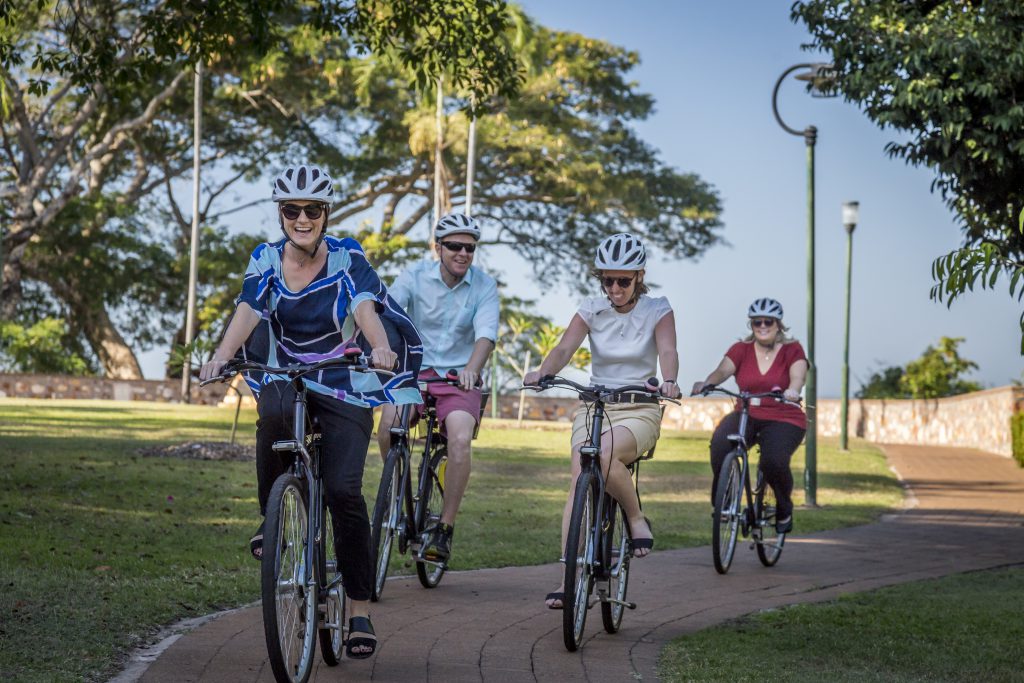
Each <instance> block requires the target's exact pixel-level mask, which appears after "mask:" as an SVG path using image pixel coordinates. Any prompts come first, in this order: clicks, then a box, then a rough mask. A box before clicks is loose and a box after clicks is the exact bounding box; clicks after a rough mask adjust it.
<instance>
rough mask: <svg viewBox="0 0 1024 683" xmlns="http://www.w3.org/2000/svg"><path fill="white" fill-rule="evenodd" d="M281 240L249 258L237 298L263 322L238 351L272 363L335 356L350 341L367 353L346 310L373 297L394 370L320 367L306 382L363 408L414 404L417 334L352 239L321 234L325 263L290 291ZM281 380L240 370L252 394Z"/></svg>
mask: <svg viewBox="0 0 1024 683" xmlns="http://www.w3.org/2000/svg"><path fill="white" fill-rule="evenodd" d="M286 243H287V242H286V240H284V239H282V240H279V241H277V242H272V243H271V242H265V243H263V244H261V245H259V246H258V247H256V249H255V250H254V251H253V252H252V257H251V258H250V259H249V267H248V268H247V269H246V271H245V279H244V281H243V282H242V293H241V294H240V295H239V297H238V300H237V301H236V304H237V303H240V302H243V301H244V302H245V303H247V304H248V305H249V306H250V307H252V309H253V310H254V311H256V312H257V313H258V314H259V315H260V317H261V318H262V320H263V322H262V323H260V324H259V325H257V327H256V330H255V331H254V332H253V334H252V336H251V337H250V338H249V341H248V342H246V346H245V349H244V354H245V356H246V357H247V358H249V359H251V360H257V361H259V362H263V363H266V364H267V365H272V366H276V367H284V366H287V365H291V364H295V363H315V362H317V361H321V360H325V359H328V358H334V357H337V356H339V355H341V353H342V351H343V350H344V348H345V346H346V345H347V343H348V342H350V341H354V342H356V343H357V344H359V346H361V347H362V348H363V350H364V351H365V352H367V353H368V352H369V350H370V348H369V344H368V342H367V341H366V338H365V337H364V336H363V335H362V333H361V332H360V331H359V330H358V329H356V327H355V317H354V316H353V315H352V313H353V312H354V311H355V309H356V306H358V305H359V304H361V303H362V302H364V301H369V300H374V301H376V302H377V312H378V314H379V315H380V317H381V320H382V321H383V322H384V325H385V328H387V327H389V323H390V326H391V327H393V328H394V329H395V330H396V331H397V333H398V337H400V339H394V334H391V335H389V337H391V338H390V339H389V341H390V343H391V346H392V350H393V351H394V352H395V353H397V354H398V368H397V369H396V371H395V372H396V374H395V376H394V377H390V378H388V377H382V376H380V375H377V374H376V373H360V372H355V371H353V370H350V369H348V368H344V367H336V368H327V369H325V370H321V371H320V372H318V373H316V374H310V375H306V377H305V378H304V379H305V382H306V387H307V389H309V390H310V391H315V392H317V393H320V394H325V395H327V396H333V397H334V398H337V399H339V400H342V401H345V402H346V403H351V404H353V405H357V406H362V407H372V406H377V405H381V404H382V403H394V404H399V405H400V404H403V403H419V402H420V401H421V398H420V392H419V388H418V387H417V385H416V379H415V378H416V374H417V373H418V372H419V368H420V363H421V361H422V359H423V344H422V342H421V341H420V336H419V334H418V333H417V331H416V327H415V326H414V325H413V323H412V320H410V319H409V316H408V315H406V313H405V311H403V310H402V308H401V307H400V306H399V305H398V304H397V303H395V301H394V300H393V299H392V298H391V297H390V296H389V295H388V290H387V288H386V287H385V286H384V283H383V282H381V280H380V278H379V277H377V273H376V271H374V269H373V267H372V266H371V265H370V263H369V261H367V260H366V256H365V255H364V254H363V249H362V247H361V246H359V243H358V242H356V241H355V240H354V239H351V238H347V237H346V238H344V239H337V238H335V237H330V236H328V237H326V238H325V239H324V241H323V244H322V245H321V248H326V249H327V262H326V264H325V265H324V267H323V268H322V269H321V271H320V272H319V273H318V274H317V276H316V277H315V278H314V279H313V281H312V282H310V283H309V284H308V285H307V286H306V287H304V288H303V289H302V290H300V291H297V292H293V291H292V290H290V289H288V286H287V285H286V284H285V280H284V277H283V275H282V270H281V258H282V255H283V253H284V246H285V244H286ZM396 342H398V343H397V344H396ZM284 379H287V378H286V377H284V376H281V375H268V374H265V373H256V372H254V373H249V374H248V375H247V376H246V383H247V384H248V385H249V388H250V389H252V391H253V393H254V394H256V395H257V396H258V395H259V391H260V389H261V388H262V386H263V385H265V384H268V383H270V382H273V381H277V380H284ZM382 381H383V383H382Z"/></svg>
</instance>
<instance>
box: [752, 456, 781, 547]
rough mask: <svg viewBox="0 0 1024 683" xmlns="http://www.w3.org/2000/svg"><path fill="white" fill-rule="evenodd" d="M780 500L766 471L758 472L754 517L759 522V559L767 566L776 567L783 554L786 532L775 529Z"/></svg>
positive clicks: (757, 539) (757, 538)
mask: <svg viewBox="0 0 1024 683" xmlns="http://www.w3.org/2000/svg"><path fill="white" fill-rule="evenodd" d="M777 510H778V501H777V500H776V499H775V491H774V490H773V489H772V487H771V486H769V485H768V482H766V481H765V480H764V473H762V472H761V471H760V470H759V471H758V473H757V493H755V494H754V519H755V520H756V523H757V530H758V531H757V534H758V535H757V537H756V541H757V559H759V560H761V564H763V565H764V566H766V567H774V566H775V563H776V562H778V561H779V557H780V556H781V555H782V546H783V545H784V544H785V543H786V534H780V533H778V532H777V531H775V522H776V517H777V515H776V512H777Z"/></svg>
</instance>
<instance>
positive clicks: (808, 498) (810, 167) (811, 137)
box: [772, 63, 832, 506]
mask: <svg viewBox="0 0 1024 683" xmlns="http://www.w3.org/2000/svg"><path fill="white" fill-rule="evenodd" d="M798 70H802V73H800V74H797V75H796V77H795V78H796V79H797V80H801V81H807V82H809V83H810V84H811V95H813V96H815V97H830V96H832V93H830V91H829V90H830V89H829V86H830V85H831V83H832V65H831V64H817V63H807V64H794V65H793V66H791V67H789V68H788V69H786V70H785V71H783V72H782V75H781V76H779V80H777V81H776V82H775V89H774V90H772V112H773V113H774V114H775V120H776V121H778V122H779V125H780V126H782V129H783V130H784V131H786V132H787V133H789V134H790V135H796V136H799V137H802V138H803V139H804V143H805V144H806V146H807V366H808V367H807V387H806V401H805V404H804V405H805V406H806V409H807V437H806V453H807V455H806V461H805V462H806V464H805V466H804V501H805V503H806V504H807V505H812V506H813V505H817V504H818V431H817V429H818V421H817V417H816V413H817V409H816V404H817V402H818V377H817V375H818V369H817V367H816V366H815V364H814V144H815V143H816V142H817V140H818V129H817V128H816V127H815V126H807V127H806V128H804V129H803V130H796V129H795V128H791V127H790V126H787V125H786V122H785V121H783V120H782V117H781V116H780V115H779V107H778V97H779V88H780V87H781V86H782V82H783V81H784V80H785V79H786V76H788V75H789V74H791V73H793V72H794V71H798Z"/></svg>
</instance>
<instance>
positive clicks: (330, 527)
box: [317, 505, 345, 666]
mask: <svg viewBox="0 0 1024 683" xmlns="http://www.w3.org/2000/svg"><path fill="white" fill-rule="evenodd" d="M323 520H324V529H323V542H322V543H320V544H319V545H318V546H317V550H318V552H317V556H318V558H319V560H318V562H319V564H318V565H317V578H318V579H319V580H320V591H321V596H322V599H321V601H320V605H319V607H318V611H319V613H320V623H319V629H318V633H319V635H320V655H321V656H322V657H323V659H324V663H325V664H326V665H327V666H337V665H338V663H339V662H340V661H341V648H342V646H344V644H345V633H344V628H345V589H344V587H343V586H342V583H341V570H340V569H339V568H338V555H337V553H336V552H335V546H334V524H333V520H332V518H331V511H330V510H328V509H327V506H326V505H325V506H324V514H323Z"/></svg>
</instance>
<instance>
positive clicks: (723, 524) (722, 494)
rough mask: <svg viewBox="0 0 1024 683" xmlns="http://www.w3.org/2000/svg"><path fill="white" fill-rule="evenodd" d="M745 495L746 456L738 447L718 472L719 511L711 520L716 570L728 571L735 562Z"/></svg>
mask: <svg viewBox="0 0 1024 683" xmlns="http://www.w3.org/2000/svg"><path fill="white" fill-rule="evenodd" d="M742 495H743V459H742V457H741V452H740V450H739V449H738V448H737V449H736V450H734V451H732V452H731V453H729V455H727V456H725V460H724V461H723V462H722V469H721V470H720V471H719V473H718V490H717V491H716V492H715V510H714V512H713V513H712V517H713V521H712V523H711V554H712V556H713V557H714V560H715V571H717V572H718V573H719V574H725V573H726V572H727V571H729V565H730V564H732V557H733V554H734V553H735V552H736V538H737V536H739V524H740V515H741V506H742Z"/></svg>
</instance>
